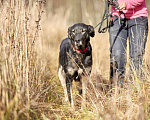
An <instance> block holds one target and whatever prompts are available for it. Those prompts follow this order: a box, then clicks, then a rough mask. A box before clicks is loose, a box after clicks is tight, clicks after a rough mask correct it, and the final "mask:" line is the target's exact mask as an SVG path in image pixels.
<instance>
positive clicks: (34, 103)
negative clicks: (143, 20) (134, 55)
mask: <svg viewBox="0 0 150 120" xmlns="http://www.w3.org/2000/svg"><path fill="white" fill-rule="evenodd" d="M77 1H78V0H77ZM59 2H60V3H61V5H62V6H61V5H60V3H59ZM59 2H58V1H52V0H49V1H47V2H45V0H42V1H38V0H37V1H29V2H28V3H26V4H27V6H26V5H25V3H24V1H19V0H18V1H17V0H14V1H11V0H10V1H4V3H3V4H2V3H1V4H0V11H1V12H0V53H1V54H0V120H55V119H56V120H65V119H71V120H138V119H139V120H149V119H150V77H149V76H150V75H149V74H150V68H149V67H150V61H149V59H150V57H149V56H150V41H149V39H150V36H148V42H147V45H146V54H145V69H144V73H145V77H144V78H143V80H141V79H139V78H137V77H136V75H135V76H134V78H133V79H132V80H133V81H132V82H129V81H130V80H129V79H128V75H127V76H126V79H125V81H126V83H125V84H124V87H123V88H121V89H119V90H118V88H114V89H113V90H112V91H113V93H111V95H110V90H108V89H107V83H108V80H109V39H108V33H104V34H99V33H98V32H97V29H96V31H95V32H96V36H95V37H94V38H92V39H91V44H92V48H93V68H92V75H91V78H88V79H89V80H90V81H91V82H90V84H89V87H88V94H87V96H88V99H87V101H86V103H87V105H88V107H87V108H86V109H80V107H79V106H80V100H81V99H82V97H81V96H79V95H78V93H77V90H76V89H75V86H74V88H73V95H74V98H73V99H74V101H75V106H76V110H72V109H71V108H70V107H69V105H67V104H64V102H63V101H64V94H63V89H62V86H61V84H60V81H59V79H58V75H57V68H58V55H59V46H60V43H61V41H62V40H63V39H64V38H66V37H67V30H68V27H69V26H70V25H72V24H74V23H76V22H84V23H86V24H90V25H93V26H96V24H97V23H98V22H99V21H100V18H101V16H102V13H103V12H102V11H103V9H102V7H103V4H104V3H103V2H102V1H98V0H95V4H93V3H94V2H92V3H90V1H89V0H87V1H84V0H83V1H82V2H80V3H78V2H77V3H76V4H78V5H79V4H80V6H81V7H80V10H81V11H82V14H80V15H81V16H82V19H81V18H80V17H74V16H73V14H71V13H74V12H73V11H75V10H74V9H75V8H76V7H75V6H71V7H68V5H69V4H71V0H70V2H69V1H67V0H65V2H67V4H65V3H64V4H63V1H61V0H59ZM58 4H59V5H58ZM76 4H75V5H76ZM52 5H53V6H52ZM90 5H92V6H93V7H89V6H90ZM99 5H100V6H99ZM148 6H149V4H148ZM54 8H55V9H54ZM93 11H94V12H93ZM99 11H101V14H100V13H99ZM74 14H75V13H74ZM128 66H129V63H128V62H127V74H128V72H129V67H128Z"/></svg>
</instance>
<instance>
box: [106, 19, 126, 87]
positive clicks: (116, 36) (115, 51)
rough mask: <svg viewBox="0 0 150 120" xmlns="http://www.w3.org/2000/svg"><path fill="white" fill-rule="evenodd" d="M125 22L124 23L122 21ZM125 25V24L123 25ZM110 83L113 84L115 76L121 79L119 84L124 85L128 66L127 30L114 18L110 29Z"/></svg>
mask: <svg viewBox="0 0 150 120" xmlns="http://www.w3.org/2000/svg"><path fill="white" fill-rule="evenodd" d="M122 22H124V21H122ZM122 24H123V23H122ZM109 41H110V82H111V83H113V82H115V81H116V79H115V80H114V77H115V75H117V77H115V78H117V79H120V81H119V82H118V84H121V85H122V84H123V81H124V72H125V65H126V46H127V44H126V42H127V30H126V29H125V27H124V26H122V27H121V26H120V24H119V20H118V17H114V18H113V26H111V27H110V33H109Z"/></svg>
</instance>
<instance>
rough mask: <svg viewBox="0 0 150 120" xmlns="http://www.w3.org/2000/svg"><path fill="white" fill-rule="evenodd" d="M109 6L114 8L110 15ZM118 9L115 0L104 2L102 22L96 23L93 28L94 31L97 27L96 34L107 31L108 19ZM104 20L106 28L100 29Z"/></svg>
mask: <svg viewBox="0 0 150 120" xmlns="http://www.w3.org/2000/svg"><path fill="white" fill-rule="evenodd" d="M110 5H111V6H113V7H116V9H115V10H114V11H113V12H111V13H109V6H110ZM118 7H119V4H118V2H117V0H105V11H104V15H103V18H102V21H101V22H100V23H98V24H97V25H96V26H95V27H94V29H95V28H97V27H98V26H99V29H98V32H99V33H105V32H106V31H107V29H108V28H109V27H110V24H109V17H111V16H112V14H113V13H114V12H116V11H117V10H118V9H119V8H118ZM119 17H120V16H119ZM105 20H107V25H106V27H104V28H102V25H103V22H104V21H105Z"/></svg>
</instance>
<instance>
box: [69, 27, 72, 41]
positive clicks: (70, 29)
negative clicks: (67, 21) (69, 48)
mask: <svg viewBox="0 0 150 120" xmlns="http://www.w3.org/2000/svg"><path fill="white" fill-rule="evenodd" d="M71 32H72V26H71V27H69V28H68V38H69V39H72V35H71Z"/></svg>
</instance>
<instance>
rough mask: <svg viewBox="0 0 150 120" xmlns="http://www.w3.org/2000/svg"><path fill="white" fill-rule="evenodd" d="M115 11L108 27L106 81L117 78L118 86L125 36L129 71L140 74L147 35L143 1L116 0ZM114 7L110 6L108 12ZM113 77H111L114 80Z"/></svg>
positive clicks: (123, 58)
mask: <svg viewBox="0 0 150 120" xmlns="http://www.w3.org/2000/svg"><path fill="white" fill-rule="evenodd" d="M118 4H119V10H117V11H116V12H114V13H113V14H112V18H111V21H110V22H111V26H110V30H109V42H110V82H111V83H113V82H114V81H115V80H116V78H117V85H118V86H122V85H123V82H124V77H125V66H126V59H127V50H126V48H127V38H129V61H130V68H131V73H133V71H134V70H135V71H136V75H137V76H140V75H141V69H142V63H143V56H144V53H145V45H146V41H147V35H148V12H147V7H146V2H145V0H118ZM115 9H116V8H114V7H113V6H112V7H111V11H114V10H115ZM114 78H115V79H114Z"/></svg>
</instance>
